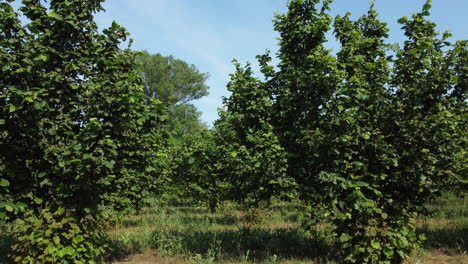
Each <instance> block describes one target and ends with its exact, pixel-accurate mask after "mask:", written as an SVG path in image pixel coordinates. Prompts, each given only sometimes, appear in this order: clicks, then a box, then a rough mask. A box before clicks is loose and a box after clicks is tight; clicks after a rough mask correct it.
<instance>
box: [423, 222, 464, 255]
mask: <svg viewBox="0 0 468 264" xmlns="http://www.w3.org/2000/svg"><path fill="white" fill-rule="evenodd" d="M418 233H420V234H421V233H422V234H425V235H426V238H427V239H426V240H425V241H424V242H423V246H424V247H425V248H426V249H436V248H448V249H456V250H462V251H467V250H468V226H463V227H446V228H441V229H430V228H428V227H427V226H423V227H421V228H418Z"/></svg>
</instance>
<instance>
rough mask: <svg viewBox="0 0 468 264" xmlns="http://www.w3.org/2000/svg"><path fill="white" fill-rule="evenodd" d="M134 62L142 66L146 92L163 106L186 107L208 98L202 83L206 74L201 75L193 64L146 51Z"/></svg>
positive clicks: (205, 86)
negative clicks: (193, 102)
mask: <svg viewBox="0 0 468 264" xmlns="http://www.w3.org/2000/svg"><path fill="white" fill-rule="evenodd" d="M137 60H138V61H140V62H141V63H142V65H143V68H142V70H143V79H144V82H145V93H146V94H147V95H148V96H150V97H155V98H157V99H159V100H160V101H161V102H163V103H164V104H165V105H166V106H173V105H180V104H185V103H188V102H190V101H193V100H195V99H199V98H201V97H203V96H206V95H208V86H207V85H206V84H205V81H206V79H208V74H206V73H200V72H199V71H198V69H197V68H196V67H195V65H193V64H192V65H188V64H187V63H186V62H185V61H183V60H179V59H175V58H174V57H172V56H163V55H161V54H159V53H158V54H154V55H151V54H149V53H148V52H146V51H143V52H141V53H140V54H139V55H138V56H137Z"/></svg>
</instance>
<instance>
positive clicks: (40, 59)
mask: <svg viewBox="0 0 468 264" xmlns="http://www.w3.org/2000/svg"><path fill="white" fill-rule="evenodd" d="M47 59H48V57H47V55H45V54H41V55H39V56H37V57H36V58H34V61H43V62H46V61H47Z"/></svg>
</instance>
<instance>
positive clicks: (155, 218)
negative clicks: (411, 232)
mask: <svg viewBox="0 0 468 264" xmlns="http://www.w3.org/2000/svg"><path fill="white" fill-rule="evenodd" d="M427 207H428V209H429V211H430V212H432V213H431V215H430V216H429V217H421V218H420V219H418V232H419V233H424V234H426V237H427V240H426V241H424V243H423V248H422V249H421V250H419V251H418V252H415V253H414V255H413V257H412V258H410V259H409V260H408V261H407V263H411V264H416V263H429V264H436V263H437V264H444V263H453V264H457V263H462V264H466V263H468V256H467V251H468V199H467V198H458V197H456V196H454V195H445V196H444V197H442V198H441V199H439V200H437V201H435V202H433V203H431V204H430V205H428V206H427ZM296 208H297V206H296V205H295V204H293V203H289V204H277V205H276V206H274V207H272V208H271V209H270V210H257V211H250V212H244V211H242V210H240V208H237V207H236V206H234V205H227V206H225V207H224V208H222V210H220V211H219V212H218V213H214V214H212V213H210V212H209V211H208V210H207V209H205V208H202V207H188V206H182V205H180V204H179V205H177V206H173V205H172V206H169V205H155V206H153V207H151V208H146V209H145V210H144V211H143V212H142V213H141V214H140V215H138V216H128V217H124V218H121V219H119V221H117V223H116V224H115V225H113V226H112V227H111V228H110V229H109V230H108V234H109V244H110V247H111V249H112V250H111V251H110V252H109V255H108V257H107V259H108V263H112V264H124V263H125V264H132V263H134V264H137V263H138V264H145V263H148V264H149V263H187V264H188V263H193V264H197V263H225V264H228V263H246V264H247V263H283V264H293V263H297V264H299V263H302V264H312V263H315V264H318V263H334V262H333V261H331V259H333V256H331V255H330V252H333V250H332V244H333V239H334V238H333V237H332V236H330V233H329V231H328V230H327V228H322V229H314V230H312V231H310V232H304V231H303V230H301V228H300V226H299V220H298V219H299V217H298V215H299V214H298V213H297V210H296ZM9 243H10V237H9V236H8V234H6V233H1V234H0V263H6V261H5V260H4V259H3V258H4V256H5V255H6V254H7V252H8V245H9Z"/></svg>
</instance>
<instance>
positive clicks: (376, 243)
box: [371, 241, 380, 249]
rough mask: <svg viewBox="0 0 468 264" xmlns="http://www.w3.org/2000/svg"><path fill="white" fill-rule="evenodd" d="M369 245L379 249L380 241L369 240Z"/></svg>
mask: <svg viewBox="0 0 468 264" xmlns="http://www.w3.org/2000/svg"><path fill="white" fill-rule="evenodd" d="M371 247H372V248H373V249H380V242H378V241H371Z"/></svg>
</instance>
